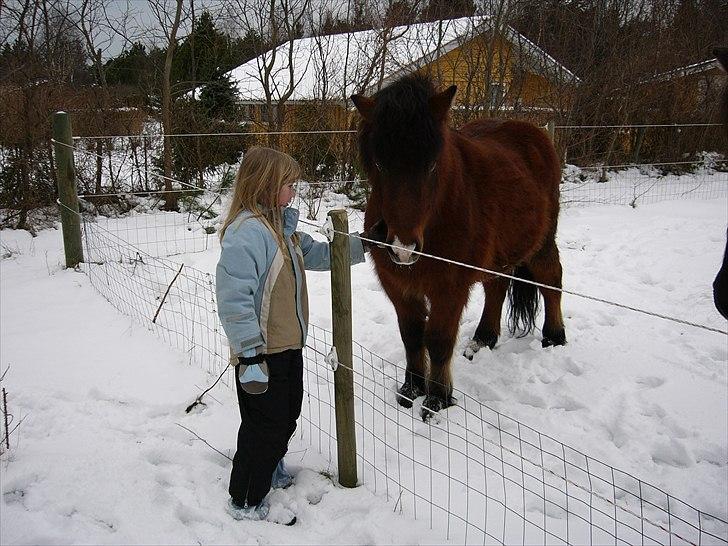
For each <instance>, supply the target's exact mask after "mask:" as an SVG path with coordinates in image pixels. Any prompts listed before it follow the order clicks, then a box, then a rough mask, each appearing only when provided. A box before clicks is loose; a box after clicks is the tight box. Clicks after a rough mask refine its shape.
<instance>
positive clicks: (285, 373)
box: [228, 349, 303, 506]
mask: <svg viewBox="0 0 728 546" xmlns="http://www.w3.org/2000/svg"><path fill="white" fill-rule="evenodd" d="M265 360H266V362H267V363H268V370H269V374H270V377H269V380H268V390H267V391H266V392H264V393H263V394H248V393H246V392H245V391H244V390H243V389H242V387H241V386H240V382H239V381H237V377H238V372H239V366H236V367H235V378H236V381H235V386H236V390H237V393H238V404H239V406H240V418H241V423H240V429H239V430H238V447H237V451H236V452H235V457H234V458H233V470H232V473H231V475H230V487H229V489H228V491H229V492H230V496H231V497H232V499H233V502H234V503H235V504H237V505H238V506H244V505H245V504H247V505H248V506H254V505H257V504H259V503H260V502H261V501H262V500H263V498H265V496H266V495H267V494H268V492H269V491H270V487H271V478H272V476H273V471H274V470H275V468H276V465H277V464H278V461H279V460H280V459H281V458H282V457H283V456H284V455H285V454H286V451H287V450H288V440H289V439H290V438H291V436H293V432H294V431H295V430H296V420H297V419H298V416H299V415H300V414H301V403H302V402H303V354H302V351H301V349H294V350H288V351H284V352H282V353H275V354H271V355H266V357H265Z"/></svg>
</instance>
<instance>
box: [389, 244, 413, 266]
mask: <svg viewBox="0 0 728 546" xmlns="http://www.w3.org/2000/svg"><path fill="white" fill-rule="evenodd" d="M391 244H392V246H391V247H389V250H390V254H389V255H390V257H391V258H392V260H393V261H395V262H396V263H398V264H403V265H407V264H412V263H414V262H415V261H417V258H418V257H419V256H418V255H417V254H413V252H414V251H416V250H417V247H418V243H411V244H404V243H402V241H400V240H399V237H395V238H394V240H393V241H392V243H391Z"/></svg>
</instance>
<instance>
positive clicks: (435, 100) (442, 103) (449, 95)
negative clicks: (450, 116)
mask: <svg viewBox="0 0 728 546" xmlns="http://www.w3.org/2000/svg"><path fill="white" fill-rule="evenodd" d="M457 90H458V86H457V85H451V86H450V87H448V88H447V89H445V90H444V91H443V92H442V93H438V94H437V95H433V96H432V97H430V112H432V115H433V116H434V117H435V119H437V120H443V119H445V116H447V112H448V110H450V105H451V104H452V99H453V97H455V92H456V91H457Z"/></svg>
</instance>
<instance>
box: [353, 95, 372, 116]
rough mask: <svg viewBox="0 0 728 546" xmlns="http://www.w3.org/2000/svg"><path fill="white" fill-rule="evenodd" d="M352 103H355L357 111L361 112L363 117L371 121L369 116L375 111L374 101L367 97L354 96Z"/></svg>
mask: <svg viewBox="0 0 728 546" xmlns="http://www.w3.org/2000/svg"><path fill="white" fill-rule="evenodd" d="M351 102H353V103H354V106H356V109H357V110H359V113H360V114H361V117H363V118H364V119H369V116H370V115H371V113H372V110H373V109H374V99H373V98H371V97H365V96H364V95H352V96H351Z"/></svg>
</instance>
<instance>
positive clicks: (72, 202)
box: [53, 112, 83, 267]
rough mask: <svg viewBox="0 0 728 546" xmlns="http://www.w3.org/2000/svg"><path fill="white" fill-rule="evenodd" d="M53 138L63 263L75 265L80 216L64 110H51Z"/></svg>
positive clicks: (79, 248) (79, 255)
mask: <svg viewBox="0 0 728 546" xmlns="http://www.w3.org/2000/svg"><path fill="white" fill-rule="evenodd" d="M53 140H54V141H55V142H54V143H53V149H54V151H55V154H56V184H57V186H58V197H59V200H60V202H61V206H60V208H61V226H62V229H63V248H64V250H65V253H66V267H76V266H77V265H78V264H79V263H80V262H82V261H83V246H81V217H80V216H79V214H78V193H77V192H76V170H75V167H74V164H73V149H72V148H71V147H72V146H73V138H72V133H71V118H70V116H69V115H68V114H67V113H66V112H56V113H55V114H53ZM69 209H70V210H69Z"/></svg>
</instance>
